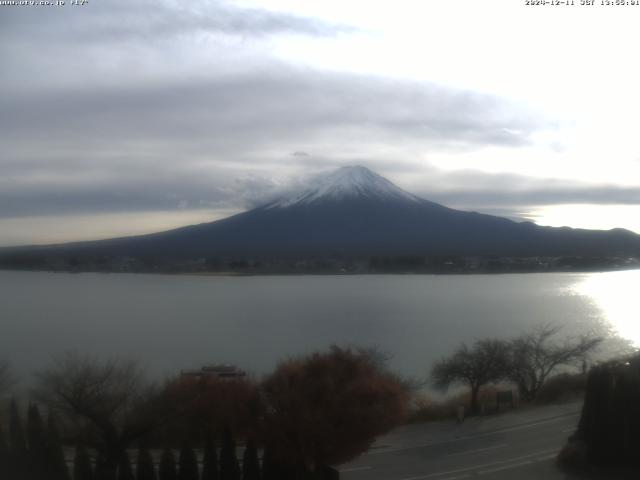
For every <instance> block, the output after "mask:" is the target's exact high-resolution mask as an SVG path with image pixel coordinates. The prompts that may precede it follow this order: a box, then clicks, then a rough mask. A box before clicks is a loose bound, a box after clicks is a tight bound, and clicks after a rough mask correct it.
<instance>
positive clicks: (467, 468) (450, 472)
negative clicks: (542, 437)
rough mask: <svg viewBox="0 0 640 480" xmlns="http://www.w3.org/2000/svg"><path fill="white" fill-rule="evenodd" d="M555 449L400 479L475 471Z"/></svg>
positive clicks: (543, 453) (414, 479) (536, 455)
mask: <svg viewBox="0 0 640 480" xmlns="http://www.w3.org/2000/svg"><path fill="white" fill-rule="evenodd" d="M554 452H555V450H544V451H541V452H536V453H531V454H529V455H522V456H520V457H515V458H508V459H506V460H500V461H496V462H491V463H484V464H481V465H473V466H471V467H465V468H458V469H456V470H449V471H446V472H436V473H429V474H427V475H420V476H417V477H407V478H403V479H402V480H424V479H426V478H433V477H442V476H443V475H451V474H456V473H463V472H468V471H476V470H478V469H479V468H484V467H494V466H498V465H502V464H505V463H510V462H517V461H518V460H524V459H525V458H527V459H528V458H531V457H539V456H541V455H548V454H550V453H553V454H554V455H553V456H555V453H554Z"/></svg>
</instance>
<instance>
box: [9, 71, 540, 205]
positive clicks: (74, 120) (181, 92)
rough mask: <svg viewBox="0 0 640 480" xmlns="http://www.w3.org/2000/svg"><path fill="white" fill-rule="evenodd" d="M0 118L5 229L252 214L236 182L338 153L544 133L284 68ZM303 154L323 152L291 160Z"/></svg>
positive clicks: (503, 112)
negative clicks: (24, 223) (205, 208)
mask: <svg viewBox="0 0 640 480" xmlns="http://www.w3.org/2000/svg"><path fill="white" fill-rule="evenodd" d="M0 110H1V111H2V112H3V113H4V114H3V116H2V117H1V118H0V141H1V142H2V144H3V151H2V153H0V174H1V175H0V176H1V177H2V178H5V179H11V181H8V180H5V181H3V182H0V197H1V198H2V199H3V201H2V202H0V215H3V216H8V215H24V214H28V213H29V212H31V214H36V213H43V212H45V211H46V212H51V213H54V212H55V210H56V208H59V210H60V212H66V211H69V210H74V211H75V210H83V209H84V210H85V211H91V210H96V211H108V210H109V209H114V210H121V209H126V208H129V209H133V210H135V209H163V208H167V205H170V204H171V202H172V201H173V200H172V198H169V197H167V192H172V193H173V194H175V196H176V198H177V199H178V200H176V203H180V204H181V205H185V204H187V205H190V206H191V205H197V204H201V203H204V204H226V203H228V202H230V201H232V199H231V194H234V195H238V196H239V197H238V198H240V199H253V200H251V202H253V203H255V201H256V200H255V199H257V198H259V197H260V196H261V195H262V194H263V193H264V192H262V191H261V189H263V188H267V187H263V186H259V185H258V184H257V183H254V184H247V185H246V188H244V191H243V189H242V188H235V189H234V190H233V191H231V192H230V191H229V188H228V185H229V182H230V180H231V179H234V178H242V177H243V176H246V174H247V171H251V172H255V174H256V175H258V176H261V175H262V176H263V177H267V176H268V175H266V173H267V172H268V171H270V170H271V171H273V168H276V170H277V168H283V167H290V166H291V165H292V164H293V165H305V166H312V167H313V166H314V164H315V166H316V167H318V166H321V165H324V166H327V165H329V164H331V163H332V162H334V163H337V164H339V163H340V162H341V160H340V158H344V155H345V154H346V153H345V154H343V152H354V151H357V152H360V153H359V154H358V155H357V157H354V156H352V155H351V156H349V161H350V162H351V163H353V159H354V158H356V159H362V160H365V163H367V161H366V159H367V158H371V156H375V150H376V144H380V143H386V144H388V145H394V144H399V145H403V144H409V145H415V146H418V147H419V148H431V149H434V150H438V149H439V150H442V149H444V150H447V149H454V150H459V149H475V148H479V147H480V148H481V147H483V146H489V145H503V146H509V147H518V146H522V145H526V144H527V142H528V137H529V136H530V135H531V134H532V133H533V132H535V131H536V130H537V129H539V128H544V127H545V126H546V125H545V124H544V122H543V121H542V120H541V119H540V118H538V117H536V116H535V115H533V114H531V113H530V112H526V111H520V110H518V109H517V108H515V107H513V106H512V105H510V104H509V103H508V102H505V101H503V100H501V99H498V98H495V97H490V96H485V95H479V94H473V93H470V92H463V91H456V90H452V89H446V88H443V87H438V86H434V85H431V84H428V83H416V82H399V81H390V80H386V79H383V78H372V77H364V76H356V75H346V74H336V73H326V72H325V73H323V72H319V71H311V70H303V69H294V68H290V67H286V66H283V65H280V64H273V65H272V66H271V68H268V69H255V70H250V71H247V72H244V73H242V74H236V75H222V76H212V77H210V78H207V79H199V80H197V81H195V80H190V81H166V82H160V83H157V84H155V85H138V84H135V85H130V86H126V85H124V86H123V85H117V86H104V85H102V86H101V85H97V86H91V87H89V86H87V87H85V88H74V89H69V90H60V89H51V90H42V91H30V92H19V93H18V94H17V95H13V96H2V97H0ZM514 132H517V133H514ZM308 147H312V148H311V149H310V151H311V152H314V151H316V150H318V149H320V150H321V151H322V152H321V154H313V153H311V154H310V153H308V152H307V155H306V156H304V155H293V156H292V155H291V152H292V151H293V152H303V151H304V152H306V151H307V148H308ZM299 149H300V150H299ZM302 149H304V150H302ZM332 158H333V160H331V159H332ZM336 159H337V160H336ZM374 163H375V162H374ZM266 183H268V182H266ZM269 188H270V187H269ZM122 192H125V193H122ZM240 201H244V200H240Z"/></svg>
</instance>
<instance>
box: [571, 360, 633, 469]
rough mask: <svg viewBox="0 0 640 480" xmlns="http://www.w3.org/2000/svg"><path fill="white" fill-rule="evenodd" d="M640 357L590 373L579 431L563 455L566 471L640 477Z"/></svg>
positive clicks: (620, 361)
mask: <svg viewBox="0 0 640 480" xmlns="http://www.w3.org/2000/svg"><path fill="white" fill-rule="evenodd" d="M638 452H640V354H635V355H633V356H631V357H629V358H627V359H624V360H616V361H611V362H608V363H605V364H602V365H599V366H596V367H593V368H592V369H591V371H590V372H589V376H588V379H587V385H586V393H585V400H584V406H583V409H582V415H581V417H580V422H579V424H578V430H577V431H576V433H575V434H574V435H573V436H572V437H571V439H570V441H569V444H568V445H567V446H566V447H565V448H564V449H563V451H562V452H561V454H560V457H559V462H560V464H561V465H562V466H564V467H566V468H574V469H575V468H581V469H590V468H592V467H596V468H613V467H615V468H627V469H632V470H634V471H636V472H637V473H638V475H640V455H638Z"/></svg>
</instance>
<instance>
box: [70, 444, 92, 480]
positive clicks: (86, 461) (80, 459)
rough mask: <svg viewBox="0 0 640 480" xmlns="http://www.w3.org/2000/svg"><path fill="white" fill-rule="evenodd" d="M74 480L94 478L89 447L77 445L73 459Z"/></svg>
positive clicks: (90, 479)
mask: <svg viewBox="0 0 640 480" xmlns="http://www.w3.org/2000/svg"><path fill="white" fill-rule="evenodd" d="M73 480H93V468H92V467H91V458H90V457H89V453H88V452H87V449H86V448H84V447H83V446H81V445H78V446H77V447H76V454H75V458H74V461H73Z"/></svg>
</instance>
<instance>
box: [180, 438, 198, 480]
mask: <svg viewBox="0 0 640 480" xmlns="http://www.w3.org/2000/svg"><path fill="white" fill-rule="evenodd" d="M178 463H179V464H180V466H179V470H178V480H199V475H198V459H197V458H196V454H195V452H194V451H193V448H191V447H190V446H189V445H187V444H185V445H183V447H182V448H181V449H180V458H179V462H178Z"/></svg>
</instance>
